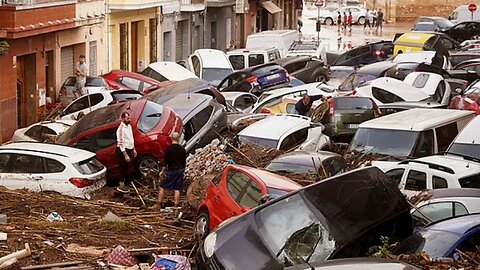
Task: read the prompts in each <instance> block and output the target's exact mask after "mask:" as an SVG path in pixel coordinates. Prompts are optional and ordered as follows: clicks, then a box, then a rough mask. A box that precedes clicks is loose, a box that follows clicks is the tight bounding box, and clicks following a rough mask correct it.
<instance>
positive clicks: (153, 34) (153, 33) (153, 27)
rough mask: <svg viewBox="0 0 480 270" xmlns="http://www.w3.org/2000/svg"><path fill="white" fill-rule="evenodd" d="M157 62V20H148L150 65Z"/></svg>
mask: <svg viewBox="0 0 480 270" xmlns="http://www.w3.org/2000/svg"><path fill="white" fill-rule="evenodd" d="M154 62H157V18H156V17H155V18H152V19H150V63H154Z"/></svg>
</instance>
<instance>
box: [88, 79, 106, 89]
mask: <svg viewBox="0 0 480 270" xmlns="http://www.w3.org/2000/svg"><path fill="white" fill-rule="evenodd" d="M85 86H91V87H105V81H104V80H103V79H102V78H99V77H87V80H86V82H85Z"/></svg>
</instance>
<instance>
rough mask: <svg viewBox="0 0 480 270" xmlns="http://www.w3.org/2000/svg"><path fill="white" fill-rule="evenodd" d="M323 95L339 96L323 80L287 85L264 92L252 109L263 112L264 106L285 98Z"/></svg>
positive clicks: (254, 111) (253, 111)
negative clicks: (292, 85)
mask: <svg viewBox="0 0 480 270" xmlns="http://www.w3.org/2000/svg"><path fill="white" fill-rule="evenodd" d="M306 94H308V95H310V96H314V95H323V96H332V97H336V96H338V93H337V91H335V88H334V87H333V86H330V85H327V84H325V83H321V82H314V83H308V84H303V85H299V86H295V87H287V88H282V89H275V90H271V91H268V92H263V93H262V94H261V95H260V97H259V98H258V101H257V103H255V104H254V105H253V108H252V109H251V110H250V112H251V113H261V111H262V109H263V108H264V107H269V106H271V105H273V104H275V103H280V102H281V101H282V100H283V99H300V98H301V97H303V96H304V95H306Z"/></svg>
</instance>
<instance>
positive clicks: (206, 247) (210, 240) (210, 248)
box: [203, 232, 217, 259]
mask: <svg viewBox="0 0 480 270" xmlns="http://www.w3.org/2000/svg"><path fill="white" fill-rule="evenodd" d="M216 243H217V233H215V232H212V233H211V234H209V235H208V236H207V237H206V238H205V241H204V242H203V251H205V256H207V258H209V259H210V258H211V257H212V256H213V253H214V252H215V244H216Z"/></svg>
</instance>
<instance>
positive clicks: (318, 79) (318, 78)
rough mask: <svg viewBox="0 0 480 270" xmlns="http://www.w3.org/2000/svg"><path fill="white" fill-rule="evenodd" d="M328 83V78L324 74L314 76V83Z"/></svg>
mask: <svg viewBox="0 0 480 270" xmlns="http://www.w3.org/2000/svg"><path fill="white" fill-rule="evenodd" d="M327 81H328V77H327V76H326V75H325V74H318V75H317V76H315V82H321V83H326V82H327Z"/></svg>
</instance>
